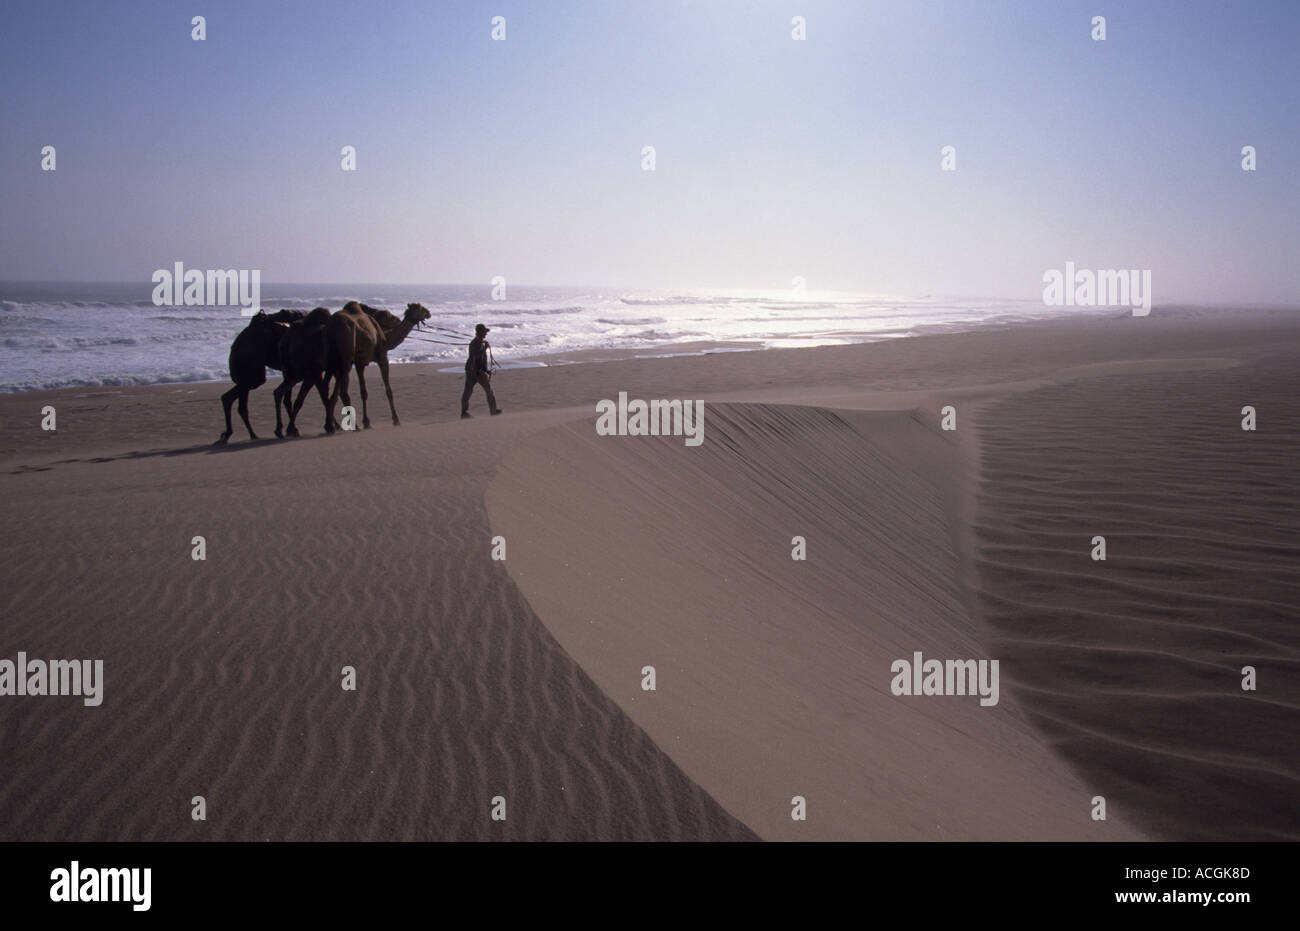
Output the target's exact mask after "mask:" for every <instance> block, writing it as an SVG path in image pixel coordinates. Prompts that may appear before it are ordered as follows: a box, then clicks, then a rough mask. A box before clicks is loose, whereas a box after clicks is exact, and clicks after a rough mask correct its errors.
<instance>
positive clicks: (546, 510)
mask: <svg viewBox="0 0 1300 931" xmlns="http://www.w3.org/2000/svg"><path fill="white" fill-rule="evenodd" d="M706 416H707V422H708V430H707V437H708V440H707V441H706V442H705V443H704V444H703V445H702V446H701V447H699V448H696V449H690V448H686V447H684V446H683V445H682V444H681V442H680V441H679V440H675V439H673V438H665V437H598V436H597V435H596V432H595V430H594V427H593V424H592V422H590V421H585V420H584V421H580V422H575V423H571V424H566V425H563V426H560V427H555V428H552V429H550V430H545V431H542V432H539V433H537V434H534V435H533V436H532V437H529V438H528V439H527V440H525V441H524V442H522V443H521V444H520V445H519V446H518V447H516V449H515V450H514V451H513V452H512V453H511V455H509V456H508V457H507V458H506V460H505V462H504V463H503V465H502V466H501V468H500V469H499V471H498V474H497V477H496V480H495V481H494V482H493V483H492V484H491V485H490V486H489V489H488V492H487V495H486V500H487V506H488V512H489V515H490V517H491V520H492V526H493V529H494V532H497V533H501V534H503V535H504V536H506V537H507V539H509V540H510V541H511V542H510V558H509V560H508V563H507V566H508V569H509V572H510V574H511V576H512V578H513V579H514V580H515V582H516V584H517V585H518V586H519V587H520V589H521V590H522V591H523V592H524V594H525V597H526V598H527V599H528V601H529V604H530V605H531V606H532V608H533V609H534V610H535V611H536V612H537V614H538V615H539V617H540V618H541V619H542V621H543V622H544V623H545V624H546V625H547V627H548V629H549V630H550V631H551V632H552V634H553V635H554V636H555V637H556V638H557V639H558V640H559V641H560V643H561V645H562V646H563V647H564V648H565V649H566V650H567V651H568V653H569V654H570V655H571V656H573V657H574V658H575V659H576V660H577V661H578V663H579V664H580V665H581V666H582V667H583V669H584V670H585V671H586V672H587V673H588V675H590V676H591V677H592V678H593V679H594V680H595V681H596V683H597V684H598V685H599V686H600V687H601V688H602V689H603V690H604V691H605V692H606V694H608V695H609V696H610V697H612V698H613V699H614V700H615V701H616V702H617V703H618V704H619V705H620V707H622V708H623V709H624V710H625V711H626V712H627V713H628V714H629V715H630V716H631V717H632V719H633V720H634V721H635V722H636V723H637V724H638V725H640V726H641V727H642V728H643V729H644V730H645V731H646V732H647V733H648V734H649V735H650V736H651V737H652V738H653V739H654V740H655V742H656V743H658V744H659V746H660V747H662V748H663V749H664V750H666V751H667V752H668V753H669V754H670V755H671V756H672V757H673V759H674V761H675V762H676V763H677V764H678V765H679V766H681V767H682V769H683V770H684V771H685V772H686V773H687V774H688V775H689V776H690V777H691V778H693V779H694V780H696V781H697V782H698V783H699V784H700V785H701V786H702V787H703V788H705V790H706V791H708V792H709V793H710V794H711V795H712V796H713V797H714V798H716V799H717V800H718V801H719V802H720V803H721V804H722V805H723V806H724V807H725V808H726V809H727V810H728V811H730V812H731V813H732V814H733V815H735V816H736V817H738V818H740V819H741V820H742V821H743V822H744V823H745V824H747V825H748V826H749V827H751V828H752V829H754V830H755V831H756V832H757V833H758V834H759V835H760V836H761V837H763V838H765V839H775V840H793V839H834V840H921V839H951V840H975V839H983V840H991V839H1020V838H1031V837H1032V838H1054V839H1088V838H1095V839H1102V838H1106V839H1134V838H1136V837H1137V836H1138V835H1137V834H1136V833H1134V832H1133V831H1131V830H1130V829H1128V828H1127V827H1125V826H1124V824H1123V823H1122V822H1121V821H1118V820H1117V819H1114V818H1112V819H1111V820H1110V821H1109V822H1108V823H1106V824H1098V823H1096V822H1093V821H1092V820H1091V819H1090V817H1089V804H1088V802H1089V798H1090V796H1091V794H1092V793H1091V792H1090V791H1088V790H1087V789H1085V788H1084V787H1083V786H1082V785H1081V784H1080V783H1079V782H1078V780H1077V779H1076V777H1075V776H1074V775H1073V774H1072V773H1071V772H1070V771H1069V769H1068V767H1067V766H1066V765H1065V764H1064V763H1063V762H1062V761H1061V760H1059V759H1058V758H1057V757H1056V756H1055V755H1053V754H1052V753H1050V752H1049V751H1048V749H1047V747H1046V745H1045V743H1044V742H1043V741H1042V740H1041V738H1040V737H1039V736H1038V735H1037V733H1036V732H1035V731H1034V730H1033V729H1032V727H1031V726H1030V725H1029V724H1028V723H1027V721H1026V719H1025V717H1024V716H1023V714H1022V713H1021V712H1020V710H1019V709H1018V708H1017V707H1016V705H1015V703H1014V702H1013V701H1010V700H1008V699H1007V698H1006V697H1005V696H1004V697H1003V698H1002V701H1001V702H1000V703H999V704H998V705H996V706H993V707H981V704H980V701H979V699H978V698H976V697H971V696H957V695H954V696H937V695H923V696H898V695H894V694H892V693H891V689H890V683H891V679H892V675H891V672H890V666H891V663H892V662H893V661H895V660H897V659H900V658H904V659H911V658H912V657H913V655H914V651H921V652H922V653H923V654H924V655H925V656H926V657H941V658H956V659H975V660H978V659H984V658H997V657H989V654H988V653H987V651H986V648H985V647H984V646H983V644H982V643H981V642H980V638H979V637H978V635H977V628H976V625H975V624H974V623H973V621H972V619H971V618H970V616H969V615H968V613H967V611H966V608H965V606H964V597H963V593H962V592H961V591H960V590H959V587H958V583H957V579H958V578H959V577H960V576H959V572H958V565H957V562H958V557H957V550H956V547H955V546H952V545H948V544H947V541H949V540H951V539H953V533H954V526H955V525H954V520H953V516H952V513H951V508H950V506H949V505H950V498H951V495H950V492H951V489H952V487H953V484H954V483H956V482H957V481H959V478H960V464H959V462H958V461H957V450H956V448H955V446H953V445H952V444H950V443H949V442H948V441H947V440H946V439H945V438H943V437H941V436H940V435H939V434H938V433H937V432H936V431H935V430H933V429H932V428H931V427H930V426H927V425H926V424H923V423H922V420H921V418H920V417H919V416H918V415H915V414H914V413H912V412H909V411H891V412H884V413H872V412H836V411H831V410H827V409H823V408H817V407H794V406H780V405H770V404H710V405H709V407H708V412H707V415H706ZM796 536H802V537H804V538H805V540H806V545H807V559H806V560H805V561H798V560H795V559H792V557H791V552H792V548H793V546H792V540H793V538H794V537H796ZM646 666H653V667H655V678H656V689H655V690H654V691H644V690H643V689H642V678H643V672H642V670H643V669H644V667H646ZM795 796H802V797H804V799H806V802H807V820H806V821H796V820H793V819H792V817H791V811H792V799H793V798H794V797H795Z"/></svg>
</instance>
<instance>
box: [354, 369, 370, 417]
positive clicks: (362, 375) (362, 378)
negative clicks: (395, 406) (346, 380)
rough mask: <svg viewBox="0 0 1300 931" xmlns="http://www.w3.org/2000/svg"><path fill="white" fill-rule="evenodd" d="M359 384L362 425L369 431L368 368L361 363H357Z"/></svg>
mask: <svg viewBox="0 0 1300 931" xmlns="http://www.w3.org/2000/svg"><path fill="white" fill-rule="evenodd" d="M357 383H358V384H360V385H361V425H362V427H364V428H365V429H367V430H369V429H370V408H369V407H367V406H366V398H367V397H369V394H368V393H367V392H366V367H365V366H364V365H362V364H361V363H360V362H358V363H357Z"/></svg>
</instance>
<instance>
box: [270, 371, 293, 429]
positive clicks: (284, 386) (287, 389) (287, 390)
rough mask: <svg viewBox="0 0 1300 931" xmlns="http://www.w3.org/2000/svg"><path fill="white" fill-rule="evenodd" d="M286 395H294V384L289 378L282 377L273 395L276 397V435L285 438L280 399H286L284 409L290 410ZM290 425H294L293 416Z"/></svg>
mask: <svg viewBox="0 0 1300 931" xmlns="http://www.w3.org/2000/svg"><path fill="white" fill-rule="evenodd" d="M286 395H289V396H292V395H293V385H291V384H289V379H287V378H282V379H280V384H278V385H276V386H275V391H274V392H272V397H273V398H274V399H275V435H276V436H278V437H280V438H281V439H283V438H284V424H283V422H282V421H281V420H280V401H281V399H283V400H284V409H285V410H286V411H288V410H289V400H288V398H287V397H285V396H286ZM289 425H290V426H292V425H293V418H292V417H291V418H289Z"/></svg>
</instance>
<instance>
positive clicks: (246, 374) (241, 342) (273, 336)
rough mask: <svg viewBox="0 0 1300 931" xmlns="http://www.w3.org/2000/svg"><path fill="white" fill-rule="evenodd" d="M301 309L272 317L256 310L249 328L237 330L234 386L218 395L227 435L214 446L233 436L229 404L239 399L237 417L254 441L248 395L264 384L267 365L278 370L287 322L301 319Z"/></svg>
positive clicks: (233, 352)
mask: <svg viewBox="0 0 1300 931" xmlns="http://www.w3.org/2000/svg"><path fill="white" fill-rule="evenodd" d="M302 315H303V314H302V311H301V310H278V311H276V312H275V313H273V314H270V315H268V314H266V313H265V312H264V311H260V310H259V311H258V312H257V313H256V314H254V315H253V319H252V320H250V321H249V322H248V326H246V327H244V329H243V330H241V331H240V333H239V335H238V336H236V337H235V341H234V342H233V343H232V344H231V345H230V380H231V381H233V382H234V383H235V386H234V387H233V388H231V389H230V390H229V391H227V392H226V393H225V394H223V395H222V396H221V406H222V408H223V409H224V410H225V413H226V432H225V433H223V434H221V436H220V437H218V438H217V442H216V444H215V445H217V446H224V445H225V443H226V441H227V440H229V439H230V435H231V434H232V433H234V432H235V431H234V428H233V427H231V425H230V405H231V404H233V403H234V402H235V399H236V398H238V399H239V416H240V417H241V418H242V419H243V421H244V426H245V427H247V428H248V437H249V439H253V440H255V439H257V434H256V433H254V432H253V425H252V424H251V423H249V422H248V393H249V392H250V391H252V390H253V389H254V388H258V387H260V386H261V385H263V384H265V383H266V369H267V366H270V367H271V368H274V369H278V368H279V367H280V340H281V338H282V337H283V336H284V334H285V333H286V332H288V329H289V323H290V322H291V321H293V320H297V319H300V318H301V317H302ZM279 414H280V409H279V399H278V398H277V399H276V418H277V419H278V418H279Z"/></svg>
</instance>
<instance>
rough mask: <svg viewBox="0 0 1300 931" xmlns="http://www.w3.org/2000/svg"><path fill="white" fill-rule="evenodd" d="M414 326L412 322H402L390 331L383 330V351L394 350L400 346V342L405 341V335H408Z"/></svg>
mask: <svg viewBox="0 0 1300 931" xmlns="http://www.w3.org/2000/svg"><path fill="white" fill-rule="evenodd" d="M414 326H415V321H413V320H403V321H402V322H401V323H399V324H397V326H395V327H393V328H392V329H388V330H384V349H385V350H388V349H395V348H396V347H397V346H399V345H401V343H402V340H404V339H406V334H408V333H410V332H411V330H412V328H413V327H414Z"/></svg>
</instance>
